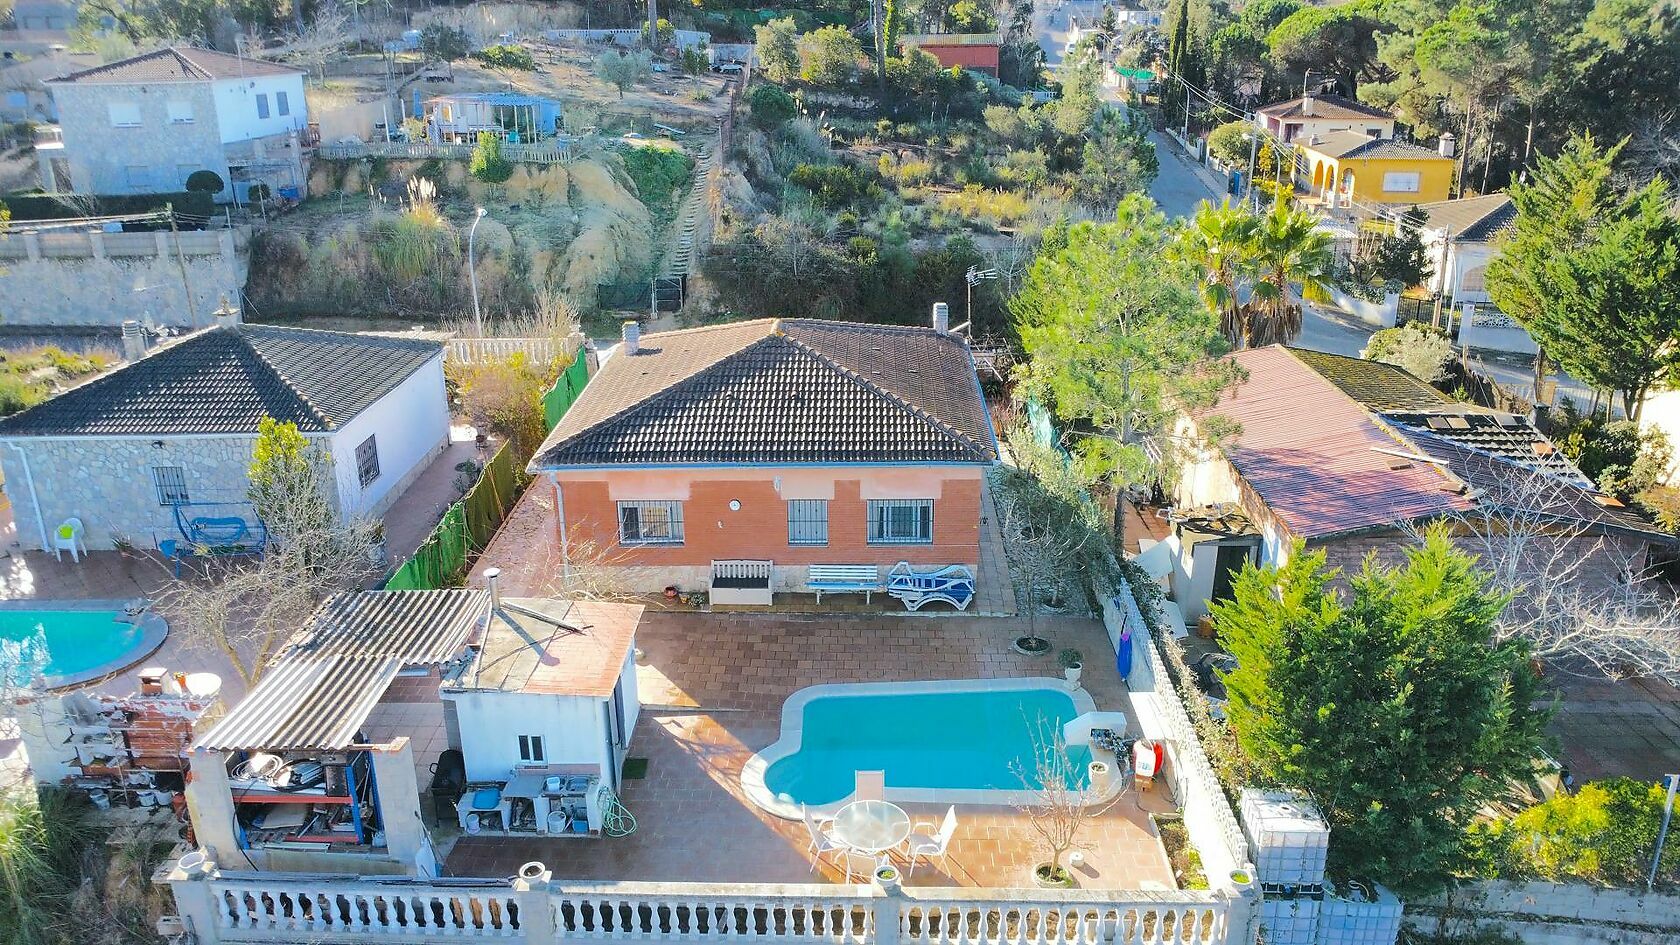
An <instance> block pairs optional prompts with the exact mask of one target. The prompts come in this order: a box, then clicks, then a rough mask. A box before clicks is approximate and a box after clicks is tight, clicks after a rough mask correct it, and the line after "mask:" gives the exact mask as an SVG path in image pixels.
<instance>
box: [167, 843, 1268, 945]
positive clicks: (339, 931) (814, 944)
mask: <svg viewBox="0 0 1680 945" xmlns="http://www.w3.org/2000/svg"><path fill="white" fill-rule="evenodd" d="M192 856H200V862H198V864H197V865H195V866H178V867H177V868H175V869H174V870H173V871H172V872H171V873H170V875H169V882H170V885H171V887H172V888H173V890H174V894H175V904H176V908H177V911H178V913H179V916H180V917H179V919H178V920H171V921H178V922H179V923H180V927H181V928H184V929H190V930H191V931H192V932H193V933H194V934H195V935H196V937H197V941H198V943H200V945H219V943H223V942H227V943H236V942H237V943H246V942H275V943H292V942H307V941H334V942H394V943H411V942H412V943H419V942H433V941H440V940H472V941H479V940H490V939H494V940H504V941H512V942H519V943H530V945H551V943H566V942H625V941H636V942H655V941H664V942H678V943H717V945H725V943H729V945H734V943H739V942H756V943H769V945H1168V943H1172V945H1236V943H1237V941H1238V939H1237V938H1233V937H1230V936H1228V931H1227V930H1228V929H1233V928H1235V929H1239V930H1240V929H1243V928H1246V927H1247V922H1246V918H1241V917H1235V916H1234V915H1233V907H1234V906H1236V905H1237V904H1239V903H1243V900H1241V899H1240V898H1238V897H1234V896H1232V895H1230V894H1228V893H1219V892H1206V891H1179V890H1163V891H1145V890H1084V889H1075V890H1031V891H1025V890H987V889H960V888H943V889H942V888H925V889H924V888H908V889H895V890H885V889H881V888H879V887H875V886H869V885H859V886H841V885H819V884H810V885H775V884H729V885H715V884H698V883H634V882H630V883H615V882H599V883H590V882H543V881H527V880H524V879H519V880H488V879H484V880H465V879H462V880H419V879H407V878H397V877H364V878H356V877H347V876H338V875H334V876H320V875H314V874H303V873H249V872H242V873H237V874H234V873H225V874H224V873H222V872H220V871H218V870H217V869H216V868H215V866H214V865H213V864H210V863H205V862H202V856H201V855H199V854H189V858H190V857H192ZM533 865H536V864H533ZM538 869H539V870H540V866H539V867H538ZM542 875H544V876H546V873H543V874H542Z"/></svg>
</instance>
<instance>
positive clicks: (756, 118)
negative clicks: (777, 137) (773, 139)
mask: <svg viewBox="0 0 1680 945" xmlns="http://www.w3.org/2000/svg"><path fill="white" fill-rule="evenodd" d="M747 108H748V109H749V110H751V112H752V123H753V124H755V125H757V126H758V127H760V128H763V129H764V130H765V131H773V130H775V129H777V128H780V127H781V126H782V125H785V124H787V123H788V122H789V121H790V120H792V118H793V116H794V115H796V114H798V113H799V108H798V106H797V105H795V104H794V101H793V96H791V95H789V94H787V93H786V92H784V91H782V89H781V87H780V86H776V85H769V84H764V85H757V86H754V87H753V90H752V92H751V93H749V94H748V95H747Z"/></svg>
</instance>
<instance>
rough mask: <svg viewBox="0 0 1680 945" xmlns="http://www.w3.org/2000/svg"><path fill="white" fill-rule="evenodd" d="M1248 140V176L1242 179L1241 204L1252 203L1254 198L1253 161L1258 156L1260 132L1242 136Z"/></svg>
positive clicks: (1251, 132)
mask: <svg viewBox="0 0 1680 945" xmlns="http://www.w3.org/2000/svg"><path fill="white" fill-rule="evenodd" d="M1243 137H1244V138H1247V139H1248V176H1247V177H1244V178H1243V203H1252V202H1253V201H1252V198H1253V196H1254V159H1255V158H1256V157H1257V156H1258V155H1259V154H1260V132H1258V131H1250V132H1249V133H1248V134H1245V135H1243Z"/></svg>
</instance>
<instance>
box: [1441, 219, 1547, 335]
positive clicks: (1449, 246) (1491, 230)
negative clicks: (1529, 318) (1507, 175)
mask: <svg viewBox="0 0 1680 945" xmlns="http://www.w3.org/2000/svg"><path fill="white" fill-rule="evenodd" d="M1415 210H1416V213H1417V214H1418V215H1420V216H1421V217H1422V219H1421V220H1420V221H1419V223H1418V235H1419V236H1420V237H1421V238H1422V240H1423V246H1424V249H1425V251H1426V252H1427V254H1428V256H1429V262H1430V265H1431V266H1433V267H1434V271H1433V273H1432V274H1431V275H1430V279H1429V289H1430V291H1431V292H1433V293H1434V294H1435V295H1436V296H1438V297H1439V298H1440V299H1441V307H1442V310H1443V311H1451V312H1454V313H1455V316H1454V317H1456V318H1460V319H1463V323H1462V327H1461V329H1460V335H1461V338H1462V340H1463V342H1464V343H1465V344H1467V345H1469V346H1470V347H1472V348H1485V349H1490V350H1493V351H1511V352H1516V353H1519V354H1533V353H1534V352H1535V351H1536V350H1538V349H1537V348H1536V346H1535V344H1534V339H1532V338H1530V337H1529V336H1528V332H1527V331H1525V330H1524V329H1523V327H1522V326H1521V325H1520V324H1518V323H1517V322H1516V321H1515V320H1514V319H1512V318H1511V317H1510V316H1509V315H1506V314H1505V313H1503V312H1501V311H1499V309H1498V308H1497V307H1496V306H1495V305H1494V304H1493V301H1492V300H1491V299H1490V298H1489V297H1488V291H1487V267H1488V263H1490V262H1492V261H1493V259H1494V257H1496V256H1498V255H1499V245H1498V241H1499V238H1500V237H1501V236H1503V235H1504V234H1505V233H1506V232H1508V231H1509V230H1510V229H1511V227H1512V226H1513V225H1515V223H1516V222H1517V207H1516V205H1515V204H1513V203H1512V202H1511V198H1510V197H1509V196H1508V195H1506V194H1483V195H1481V196H1479V197H1463V198H1460V199H1458V200H1441V201H1437V202H1435V203H1424V204H1419V205H1418V206H1417V207H1416V208H1415Z"/></svg>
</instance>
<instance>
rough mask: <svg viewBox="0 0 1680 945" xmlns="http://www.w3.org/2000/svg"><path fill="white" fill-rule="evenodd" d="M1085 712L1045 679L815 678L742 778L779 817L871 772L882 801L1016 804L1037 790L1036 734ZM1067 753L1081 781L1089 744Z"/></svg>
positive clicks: (1086, 704) (833, 796)
mask: <svg viewBox="0 0 1680 945" xmlns="http://www.w3.org/2000/svg"><path fill="white" fill-rule="evenodd" d="M1094 708H1095V705H1094V703H1093V702H1092V700H1091V697H1090V695H1089V694H1087V693H1086V692H1085V691H1084V690H1077V689H1076V690H1072V691H1069V690H1068V689H1067V688H1066V686H1065V684H1064V683H1063V682H1062V681H1061V680H1059V679H1051V678H1048V677H1033V678H1024V679H992V680H975V679H964V680H939V681H930V682H914V683H855V684H845V685H828V686H812V687H810V688H808V689H801V690H799V691H798V692H796V693H794V694H793V695H792V696H790V697H788V700H787V703H786V704H785V705H783V707H782V733H781V737H780V739H778V740H777V741H776V743H775V744H773V745H771V746H770V747H768V748H766V749H764V750H763V751H761V752H759V753H758V754H756V755H754V756H753V757H752V759H751V760H750V761H748V762H747V764H746V765H745V766H744V768H743V769H742V774H741V783H742V787H743V789H744V790H745V791H746V793H747V795H748V796H749V797H752V799H753V801H754V802H755V803H757V804H758V805H759V806H760V807H763V808H764V809H766V810H769V811H771V812H772V813H776V814H779V815H781V816H784V817H798V816H799V815H800V813H799V808H800V805H808V806H811V807H823V806H827V805H832V804H834V803H835V802H837V801H841V800H843V799H845V798H846V797H847V796H849V795H850V794H851V793H852V791H853V788H854V785H855V777H856V772H858V771H871V770H881V771H885V772H886V781H887V791H886V796H887V799H888V800H898V801H911V802H930V803H970V804H988V803H989V804H1007V803H1013V802H1016V801H1018V800H1020V799H1022V797H1023V796H1025V795H1027V794H1028V793H1029V792H1030V791H1031V790H1032V789H1033V788H1036V787H1038V784H1037V778H1036V766H1035V763H1034V744H1035V738H1036V739H1037V740H1038V741H1039V742H1043V741H1044V740H1045V739H1046V738H1048V737H1053V734H1052V733H1055V732H1059V731H1060V730H1061V727H1062V725H1063V724H1064V723H1066V722H1068V721H1070V720H1072V719H1074V718H1075V717H1077V716H1079V715H1082V714H1084V713H1086V712H1090V711H1092V710H1093V709H1094ZM1068 758H1069V761H1070V762H1072V770H1073V771H1074V772H1075V773H1076V777H1077V778H1078V781H1079V784H1080V786H1081V787H1083V786H1084V785H1085V780H1086V765H1087V762H1089V761H1090V749H1089V748H1088V747H1086V746H1084V745H1070V746H1068ZM1023 772H1024V773H1025V774H1026V777H1025V778H1023Z"/></svg>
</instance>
